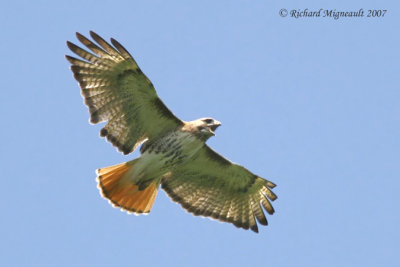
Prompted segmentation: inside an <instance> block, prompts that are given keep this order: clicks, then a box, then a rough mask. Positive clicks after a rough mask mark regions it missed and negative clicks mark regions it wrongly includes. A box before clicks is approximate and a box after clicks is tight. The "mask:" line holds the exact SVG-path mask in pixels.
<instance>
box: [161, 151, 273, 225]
mask: <svg viewBox="0 0 400 267" xmlns="http://www.w3.org/2000/svg"><path fill="white" fill-rule="evenodd" d="M273 187H275V184H274V183H272V182H270V181H267V180H265V179H263V178H260V177H258V176H257V175H254V174H253V173H251V172H250V171H248V170H247V169H245V168H244V167H242V166H240V165H237V164H234V163H232V162H230V161H229V160H227V159H225V158H223V157H222V156H221V155H219V154H218V153H216V152H215V151H214V150H212V149H211V148H209V147H208V146H207V145H204V147H203V148H202V149H201V150H200V152H199V153H198V156H197V157H196V158H195V159H193V161H190V162H188V163H187V164H185V165H183V166H180V167H178V169H176V170H174V171H172V172H171V173H168V174H167V175H165V177H164V178H163V181H162V188H163V189H164V190H165V191H166V192H167V194H168V195H169V196H170V197H171V198H172V200H174V201H176V202H178V203H180V204H181V205H182V207H183V208H185V209H186V210H187V211H189V212H191V213H193V214H194V215H202V216H207V217H211V218H214V219H218V220H220V221H224V222H229V223H233V224H234V225H235V226H236V227H240V228H244V229H249V228H250V229H251V230H253V231H254V232H258V227H257V223H256V220H255V218H257V221H258V222H259V223H260V224H263V225H267V224H268V222H267V219H266V218H265V215H264V211H263V209H262V207H264V209H265V210H266V211H267V212H268V213H269V214H273V213H274V209H273V207H272V205H271V202H270V200H271V201H273V200H275V199H276V198H277V197H276V195H275V194H274V193H273V192H272V191H271V188H273ZM261 206H262V207H261Z"/></svg>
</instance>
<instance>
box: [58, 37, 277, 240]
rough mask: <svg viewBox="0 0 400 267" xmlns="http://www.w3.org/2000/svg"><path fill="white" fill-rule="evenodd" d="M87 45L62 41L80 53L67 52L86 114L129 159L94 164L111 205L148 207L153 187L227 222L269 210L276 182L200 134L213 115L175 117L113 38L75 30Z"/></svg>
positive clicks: (246, 224)
mask: <svg viewBox="0 0 400 267" xmlns="http://www.w3.org/2000/svg"><path fill="white" fill-rule="evenodd" d="M76 35H77V38H78V40H79V41H80V42H81V43H82V44H83V45H84V46H86V47H87V48H88V49H89V50H90V51H91V52H89V51H86V50H84V49H82V48H80V47H79V46H77V45H75V44H73V43H71V42H67V45H68V47H69V48H70V49H71V51H72V52H74V53H75V54H76V55H77V56H79V57H80V58H81V59H79V58H75V57H71V56H66V58H67V60H68V61H69V62H70V63H71V70H72V72H73V73H74V77H75V79H76V80H77V81H78V82H79V85H80V87H81V89H82V95H83V98H84V100H85V104H86V105H87V106H88V107H89V112H90V122H91V123H94V124H96V123H100V122H107V123H106V125H105V126H104V127H103V128H102V129H101V131H100V135H101V136H102V137H105V138H106V139H107V140H108V141H110V142H111V143H112V144H113V145H114V146H115V147H117V149H118V150H119V151H121V152H122V153H124V154H129V153H130V152H132V151H134V150H135V149H136V148H137V147H138V146H140V145H141V144H142V146H141V148H140V152H141V156H140V157H139V158H136V159H134V160H131V161H128V162H125V163H122V164H118V165H114V166H111V167H106V168H101V169H98V170H97V174H98V177H97V181H98V184H99V188H100V190H101V193H102V195H103V196H104V197H105V198H107V199H108V200H109V201H110V202H111V203H112V204H113V205H114V206H116V207H119V208H121V209H122V210H126V211H128V212H133V213H136V214H141V213H149V212H150V210H151V207H152V206H153V203H154V200H155V197H156V195H157V191H158V188H159V187H160V185H161V187H162V188H163V189H164V190H165V191H166V192H167V194H168V195H169V196H170V197H171V198H172V199H173V200H174V201H176V202H178V203H179V204H181V205H182V207H183V208H185V209H186V210H187V211H189V212H191V213H193V214H194V215H202V216H208V217H212V218H214V219H218V220H220V221H224V222H229V223H233V224H234V225H235V226H236V227H240V228H244V229H249V228H250V229H251V230H253V231H254V232H258V227H257V223H256V220H257V221H258V222H259V223H260V224H262V225H267V219H266V217H265V214H264V210H265V211H267V213H269V214H273V213H274V209H273V207H272V205H271V201H273V200H275V199H276V198H277V197H276V195H275V194H274V193H273V192H272V191H271V189H272V188H273V187H275V184H274V183H272V182H270V181H268V180H265V179H263V178H261V177H258V176H257V175H255V174H253V173H251V172H250V171H248V170H247V169H246V168H244V167H242V166H240V165H237V164H235V163H232V162H231V161H229V160H227V159H225V158H224V157H222V156H221V155H219V154H218V153H216V152H215V151H214V150H212V149H211V148H210V147H208V146H207V145H206V144H205V142H206V141H207V139H208V138H210V137H211V136H213V135H215V134H214V131H215V130H216V129H217V128H218V127H219V126H220V125H221V123H220V122H219V121H217V120H215V119H213V118H202V119H198V120H194V121H190V122H185V121H182V120H180V119H178V118H177V117H176V116H175V115H174V114H173V113H172V112H171V111H170V110H169V109H168V108H167V107H166V106H165V105H164V103H163V102H162V101H161V99H160V98H159V97H158V96H157V93H156V91H155V89H154V87H153V84H152V83H151V82H150V80H149V79H148V78H147V77H146V75H145V74H144V73H143V72H142V71H141V70H140V68H139V66H138V65H137V64H136V62H135V60H134V59H133V57H132V56H131V55H130V54H129V52H128V51H127V50H126V49H125V48H124V47H123V46H122V45H121V44H120V43H118V42H117V41H116V40H114V39H111V44H112V45H110V44H109V43H107V42H106V41H105V40H104V39H102V38H101V37H100V36H99V35H97V34H96V33H94V32H90V36H91V37H92V39H93V40H94V41H95V42H93V41H91V40H89V39H88V38H86V37H85V36H83V35H81V34H79V33H77V34H76Z"/></svg>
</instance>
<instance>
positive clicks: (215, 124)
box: [210, 120, 221, 135]
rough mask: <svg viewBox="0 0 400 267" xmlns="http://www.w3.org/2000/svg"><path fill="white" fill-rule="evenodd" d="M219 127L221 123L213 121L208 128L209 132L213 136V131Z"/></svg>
mask: <svg viewBox="0 0 400 267" xmlns="http://www.w3.org/2000/svg"><path fill="white" fill-rule="evenodd" d="M219 126H221V122H219V121H217V120H214V123H213V125H211V126H210V128H211V130H212V131H213V134H214V135H215V133H214V131H215V130H216V129H217V128H218V127H219Z"/></svg>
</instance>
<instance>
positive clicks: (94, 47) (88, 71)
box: [66, 31, 183, 154]
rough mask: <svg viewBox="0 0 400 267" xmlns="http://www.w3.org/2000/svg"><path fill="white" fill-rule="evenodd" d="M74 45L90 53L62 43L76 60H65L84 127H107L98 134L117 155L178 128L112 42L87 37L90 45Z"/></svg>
mask: <svg viewBox="0 0 400 267" xmlns="http://www.w3.org/2000/svg"><path fill="white" fill-rule="evenodd" d="M76 36H77V38H78V40H79V41H80V42H81V43H82V44H83V45H84V46H86V48H88V49H89V50H90V51H91V52H88V51H86V50H84V49H82V48H80V47H79V46H77V45H75V44H73V43H71V42H69V41H67V46H68V47H69V49H70V50H71V51H72V52H73V53H75V54H76V55H77V56H79V57H80V58H82V59H79V58H75V57H72V56H68V55H67V56H66V59H67V60H68V61H69V62H70V63H71V70H72V72H73V74H74V78H75V79H76V80H77V81H78V82H79V85H80V87H81V94H82V96H83V98H84V102H85V104H86V105H87V106H88V108H89V113H90V122H91V123H93V124H97V123H100V122H103V121H107V124H106V125H105V127H104V128H102V129H101V131H100V136H102V137H105V138H106V139H107V140H108V141H109V142H111V143H112V144H113V145H114V146H115V147H117V149H118V150H119V151H120V152H122V153H124V154H129V153H130V152H132V151H134V150H135V149H136V148H137V147H138V146H139V145H140V144H141V143H143V142H144V141H145V140H146V139H151V138H153V137H156V136H158V135H160V134H161V133H162V132H164V131H168V130H172V129H174V128H176V127H179V126H181V125H183V122H182V121H181V120H179V119H178V118H177V117H176V116H175V115H174V114H173V113H172V112H171V111H170V110H169V109H168V108H167V107H166V106H165V104H164V103H163V102H162V101H161V99H159V98H158V96H157V93H156V91H155V89H154V87H153V85H152V83H151V82H150V80H149V79H148V78H147V77H146V75H145V74H144V73H143V72H142V71H141V70H140V68H139V66H138V65H137V63H136V62H135V60H134V59H133V57H132V56H131V55H130V54H129V52H128V51H127V50H126V49H125V48H124V47H123V46H122V45H121V44H120V43H119V42H118V41H116V40H115V39H112V38H111V43H112V45H113V46H112V45H110V44H109V43H107V42H106V41H105V40H104V39H103V38H101V37H100V36H99V35H98V34H96V33H94V32H93V31H90V36H91V37H92V39H93V40H94V41H95V42H92V41H91V40H89V39H88V38H86V37H85V36H83V35H82V34H80V33H76Z"/></svg>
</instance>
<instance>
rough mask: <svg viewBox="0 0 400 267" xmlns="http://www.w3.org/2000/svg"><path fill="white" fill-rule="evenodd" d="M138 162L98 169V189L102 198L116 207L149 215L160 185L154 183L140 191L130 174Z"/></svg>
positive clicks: (133, 161)
mask: <svg viewBox="0 0 400 267" xmlns="http://www.w3.org/2000/svg"><path fill="white" fill-rule="evenodd" d="M136 161H137V159H136V160H132V161H129V162H125V163H121V164H118V165H114V166H110V167H105V168H101V169H98V170H97V175H98V177H97V182H98V187H99V189H100V192H101V194H102V196H103V197H104V198H107V199H108V200H109V201H110V202H111V204H112V205H113V206H114V207H120V208H121V209H122V210H126V211H128V212H129V213H136V214H140V213H149V212H150V210H151V208H152V207H153V204H154V200H155V198H156V195H157V192H158V184H157V183H156V182H152V183H150V184H149V185H148V186H147V187H146V188H145V189H143V190H139V186H138V185H136V184H135V183H134V182H133V180H134V179H132V178H133V177H131V176H132V172H130V170H131V169H132V168H133V167H134V165H135V163H136Z"/></svg>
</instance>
